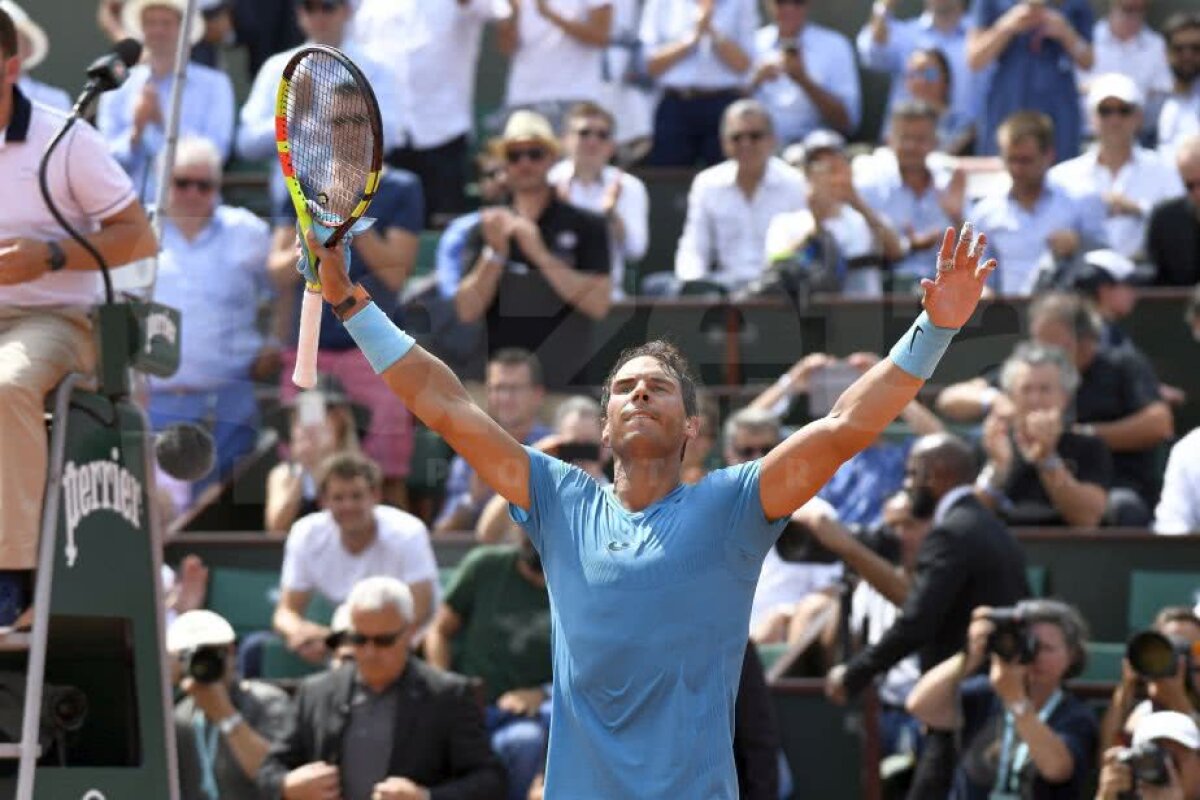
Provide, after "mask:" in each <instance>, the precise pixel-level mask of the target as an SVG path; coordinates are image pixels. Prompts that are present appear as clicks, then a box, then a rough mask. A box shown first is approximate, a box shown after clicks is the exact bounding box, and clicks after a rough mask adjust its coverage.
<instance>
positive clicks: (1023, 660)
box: [987, 607, 1038, 664]
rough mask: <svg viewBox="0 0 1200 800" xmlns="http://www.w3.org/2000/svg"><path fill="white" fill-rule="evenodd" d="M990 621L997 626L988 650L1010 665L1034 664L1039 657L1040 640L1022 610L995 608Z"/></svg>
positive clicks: (989, 617)
mask: <svg viewBox="0 0 1200 800" xmlns="http://www.w3.org/2000/svg"><path fill="white" fill-rule="evenodd" d="M987 619H988V621H990V622H991V623H992V625H994V626H995V629H994V630H993V631H992V633H991V635H989V636H988V642H987V649H988V652H989V653H993V654H995V655H997V656H999V657H1000V659H1001V660H1002V661H1007V662H1008V663H1010V664H1032V663H1033V659H1034V658H1036V657H1037V651H1038V640H1037V637H1036V636H1034V635H1033V630H1032V629H1031V628H1030V626H1029V623H1028V622H1027V621H1026V620H1025V618H1024V615H1023V614H1022V613H1021V611H1020V609H1017V608H1015V607H1010V608H993V609H992V610H991V611H989V612H988V615H987Z"/></svg>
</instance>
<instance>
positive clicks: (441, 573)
mask: <svg viewBox="0 0 1200 800" xmlns="http://www.w3.org/2000/svg"><path fill="white" fill-rule="evenodd" d="M457 572H458V568H457V567H438V584H439V585H440V586H441V587H442V591H443V592H444V591H446V590H447V589H448V588H450V584H451V583H452V582H453V581H454V576H455V574H456V573H457Z"/></svg>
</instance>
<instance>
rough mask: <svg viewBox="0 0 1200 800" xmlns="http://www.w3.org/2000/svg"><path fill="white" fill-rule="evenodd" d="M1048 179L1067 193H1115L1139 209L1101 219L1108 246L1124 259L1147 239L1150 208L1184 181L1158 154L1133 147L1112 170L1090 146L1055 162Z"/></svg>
mask: <svg viewBox="0 0 1200 800" xmlns="http://www.w3.org/2000/svg"><path fill="white" fill-rule="evenodd" d="M1048 177H1049V180H1051V181H1054V182H1055V183H1057V184H1058V185H1059V186H1061V187H1062V188H1063V189H1065V190H1066V191H1067V192H1068V193H1071V194H1075V195H1081V194H1082V195H1100V196H1103V195H1104V194H1106V193H1108V192H1117V193H1118V194H1122V195H1124V196H1125V197H1128V198H1129V199H1130V200H1133V201H1134V202H1136V203H1137V204H1138V206H1139V207H1140V208H1141V213H1140V214H1138V215H1137V216H1134V215H1132V214H1110V215H1109V216H1108V217H1106V218H1105V220H1104V230H1105V232H1106V233H1107V234H1108V246H1109V247H1111V248H1112V249H1113V250H1116V251H1117V252H1118V253H1120V254H1121V255H1123V256H1126V257H1127V258H1133V259H1136V258H1139V257H1140V256H1141V253H1142V251H1143V248H1144V245H1145V241H1146V222H1147V220H1148V219H1149V216H1150V209H1151V208H1153V207H1154V206H1155V205H1156V204H1157V203H1159V202H1161V201H1163V200H1169V199H1170V198H1172V197H1179V196H1180V195H1181V194H1183V191H1184V190H1183V181H1182V180H1180V178H1179V170H1177V169H1176V168H1175V165H1174V164H1171V163H1169V162H1167V161H1166V160H1165V159H1163V158H1162V157H1161V156H1160V155H1159V154H1158V153H1155V152H1154V151H1152V150H1146V149H1145V148H1141V147H1134V148H1133V157H1132V158H1131V159H1130V160H1129V161H1128V162H1126V163H1125V165H1124V166H1122V167H1121V168H1120V169H1119V170H1117V171H1116V172H1115V173H1114V172H1113V171H1112V170H1110V169H1108V167H1105V166H1103V165H1101V164H1100V161H1099V150H1098V149H1097V148H1092V149H1091V150H1089V151H1088V152H1086V153H1084V154H1083V155H1081V156H1077V157H1075V158H1072V159H1071V160H1069V161H1064V162H1062V163H1061V164H1058V165H1056V166H1055V167H1054V168H1052V169H1051V170H1050V174H1049V176H1048Z"/></svg>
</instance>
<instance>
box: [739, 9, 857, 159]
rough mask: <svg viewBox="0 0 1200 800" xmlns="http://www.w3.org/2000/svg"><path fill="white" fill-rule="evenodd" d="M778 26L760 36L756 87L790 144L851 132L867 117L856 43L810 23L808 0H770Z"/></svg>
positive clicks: (757, 38)
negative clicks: (863, 115) (814, 134)
mask: <svg viewBox="0 0 1200 800" xmlns="http://www.w3.org/2000/svg"><path fill="white" fill-rule="evenodd" d="M767 8H768V9H769V10H770V11H771V15H772V16H773V17H774V18H775V24H774V25H767V26H766V27H764V28H761V29H760V30H759V31H758V33H757V34H756V35H755V38H754V62H755V67H754V77H753V80H752V82H751V89H753V90H754V94H755V97H757V98H758V100H759V101H760V102H761V103H762V104H763V105H764V106H766V107H767V109H768V110H769V111H770V112H771V118H772V119H773V120H774V123H775V131H776V135H777V136H778V138H779V141H780V142H781V143H782V144H784V145H788V144H792V143H793V142H798V141H800V140H802V139H804V138H805V137H806V136H808V135H809V134H810V133H812V132H814V131H817V130H821V129H833V130H835V131H837V132H838V133H840V134H841V135H843V136H849V135H851V134H852V133H854V131H855V129H857V128H858V121H859V117H860V116H861V110H862V109H861V101H860V96H861V94H862V90H861V88H860V87H859V85H858V66H857V65H856V64H855V62H854V47H853V45H851V44H850V40H849V39H847V38H846V37H845V36H843V35H842V34H841V33H839V32H837V31H835V30H832V29H830V28H826V27H824V26H821V25H818V24H816V23H815V22H809V21H808V2H807V0H770V1H769V2H768V3H767Z"/></svg>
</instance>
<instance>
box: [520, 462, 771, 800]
mask: <svg viewBox="0 0 1200 800" xmlns="http://www.w3.org/2000/svg"><path fill="white" fill-rule="evenodd" d="M525 450H526V452H528V453H529V494H530V509H529V512H528V513H526V512H525V511H524V510H522V509H521V508H519V507H517V506H510V507H509V511H510V513H511V514H512V517H513V519H514V520H516V521H517V522H518V523H520V524H521V525H522V527H524V528H525V530H526V531H527V532H528V533H529V536H530V538H531V539H532V540H533V544H534V546H535V547H536V548H537V549H538V552H540V553H541V556H542V564H543V568H544V570H545V574H546V583H547V585H548V587H549V590H550V613H551V624H552V628H553V652H554V693H553V700H554V711H553V714H552V715H551V722H550V750H549V755H548V758H547V767H546V796H547V797H566V798H571V800H601V799H603V800H625V799H626V798H631V797H637V798H644V800H656V799H657V798H662V800H736V798H737V797H738V784H737V771H736V769H735V767H734V762H733V711H734V700H735V697H736V695H737V688H738V680H739V678H740V676H741V672H742V658H743V656H744V655H745V650H746V637H747V633H748V629H749V624H750V604H751V601H752V600H753V597H754V588H755V584H756V583H757V582H758V574H759V571H760V569H761V567H762V563H763V559H764V558H765V557H766V554H767V551H768V550H769V549H770V548H771V546H772V545H773V544H774V543H775V540H776V538H778V536H779V534H780V532H781V531H782V530H783V527H784V525H785V523H786V522H787V519H786V518H784V519H780V520H777V521H775V522H771V521H768V520H767V519H766V518H765V516H764V514H763V510H762V504H761V502H760V500H759V494H758V477H759V464H758V462H749V463H746V464H742V465H739V466H736V467H730V468H728V469H723V470H720V471H717V472H713V473H710V474H709V475H708V476H707V477H705V478H704V480H702V481H701V482H700V483H698V484H694V485H687V484H682V485H680V486H678V487H676V488H675V489H674V490H672V491H671V492H669V493H668V494H667V495H666V496H665V497H663V498H662V499H661V500H659V501H658V502H657V503H654V504H653V505H651V506H649V507H648V508H646V509H644V510H642V511H639V512H631V511H628V510H626V509H625V507H624V506H622V505H621V503H620V502H619V501H618V500H617V498H616V497H615V496H614V495H613V493H612V490H611V488H602V487H601V486H600V485H599V484H597V483H596V482H595V481H594V480H593V479H592V478H591V477H589V476H588V475H586V474H585V473H584V472H583V471H582V470H579V469H577V468H575V467H573V466H569V465H567V464H565V463H563V462H561V461H558V460H557V459H554V458H551V457H549V456H547V455H545V454H544V453H541V452H539V451H537V450H533V449H531V448H529V447H526V448H525Z"/></svg>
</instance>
